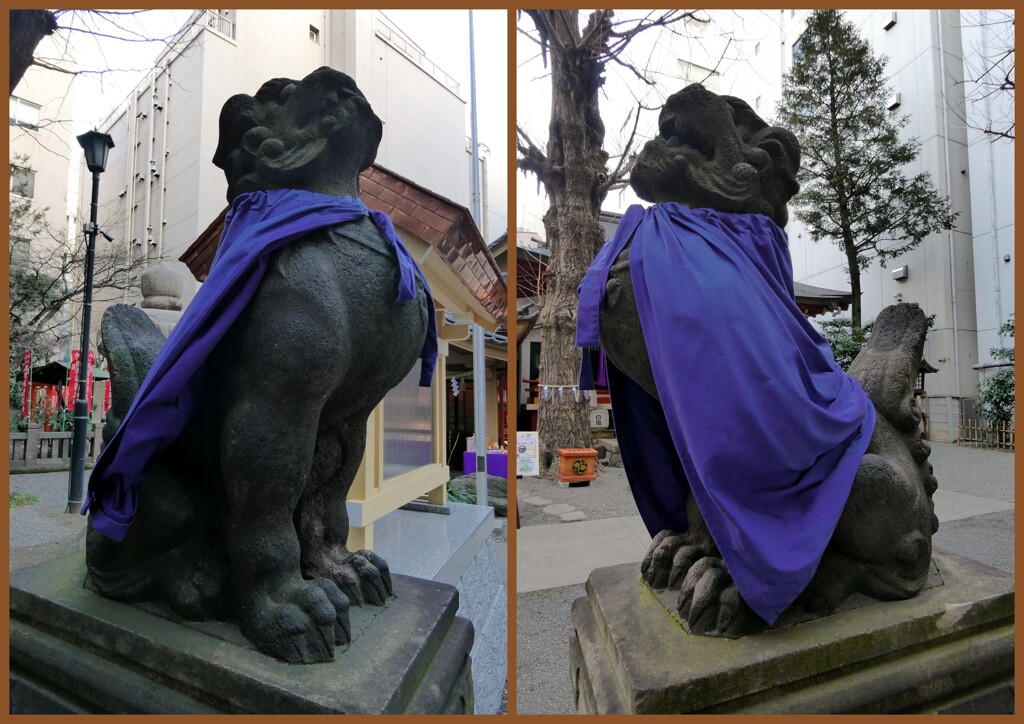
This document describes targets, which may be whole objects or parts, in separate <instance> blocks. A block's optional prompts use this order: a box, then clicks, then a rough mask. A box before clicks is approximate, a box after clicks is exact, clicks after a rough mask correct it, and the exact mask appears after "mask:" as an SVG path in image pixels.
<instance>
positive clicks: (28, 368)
mask: <svg viewBox="0 0 1024 724" xmlns="http://www.w3.org/2000/svg"><path fill="white" fill-rule="evenodd" d="M22 366H23V368H24V375H23V377H22V387H23V388H24V389H23V390H22V393H21V416H22V417H23V418H25V417H28V398H29V395H30V394H31V390H30V389H29V387H30V385H29V379H30V378H31V375H32V350H30V349H26V350H25V358H24V359H23V361H22Z"/></svg>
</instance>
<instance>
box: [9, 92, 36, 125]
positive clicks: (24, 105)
mask: <svg viewBox="0 0 1024 724" xmlns="http://www.w3.org/2000/svg"><path fill="white" fill-rule="evenodd" d="M40 110H42V109H41V107H40V106H37V105H36V104H35V103H29V102H28V101H26V100H24V99H23V98H18V97H17V96H11V123H16V124H18V125H19V126H21V127H22V128H27V129H29V130H30V131H37V130H39V111H40Z"/></svg>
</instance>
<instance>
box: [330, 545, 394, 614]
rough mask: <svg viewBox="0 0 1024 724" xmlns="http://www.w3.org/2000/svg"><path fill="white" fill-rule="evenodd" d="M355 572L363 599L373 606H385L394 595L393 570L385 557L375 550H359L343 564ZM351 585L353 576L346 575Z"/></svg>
mask: <svg viewBox="0 0 1024 724" xmlns="http://www.w3.org/2000/svg"><path fill="white" fill-rule="evenodd" d="M342 565H343V566H344V567H347V568H348V569H349V570H350V571H352V573H354V574H355V579H356V581H357V584H358V586H357V587H358V591H359V593H358V594H357V595H359V596H360V597H361V599H362V600H363V601H365V602H366V603H368V604H370V605H371V606H383V605H384V602H385V601H386V600H387V598H388V596H391V595H393V593H392V587H391V571H390V570H389V569H388V564H387V563H386V562H385V561H384V559H383V558H381V557H380V556H378V555H377V554H376V553H374V552H373V551H366V550H363V551H357V552H355V553H353V554H352V555H351V556H349V557H348V560H346V561H345V563H343V564H342ZM346 581H347V582H349V585H350V586H351V581H352V578H351V577H346Z"/></svg>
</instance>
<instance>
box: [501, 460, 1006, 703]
mask: <svg viewBox="0 0 1024 724" xmlns="http://www.w3.org/2000/svg"><path fill="white" fill-rule="evenodd" d="M930 459H931V462H932V465H933V466H934V468H935V474H936V476H937V477H938V479H939V489H938V491H936V493H935V496H934V501H935V513H936V515H937V516H938V518H939V524H940V526H939V532H938V533H936V534H935V537H934V538H933V545H934V546H935V547H936V548H939V549H941V550H945V551H949V552H952V553H956V554H959V555H962V556H966V557H968V558H971V559H973V560H976V561H980V562H982V563H985V564H986V565H989V566H992V567H994V568H998V569H1000V570H1003V571H1006V572H1008V573H1010V574H1011V575H1012V574H1013V568H1014V546H1013V542H1014V511H1013V503H1014V469H1013V455H1012V454H1011V453H1006V452H999V451H991V450H978V449H971V448H961V447H959V446H957V445H952V444H949V443H939V442H936V443H932V454H931V458H930ZM518 494H519V500H520V505H519V510H520V514H521V518H522V525H523V527H522V528H521V529H520V530H519V531H518V535H517V563H516V576H517V581H516V589H517V593H518V595H517V611H516V621H517V640H518V644H517V659H518V673H517V675H518V697H517V698H518V707H517V711H518V713H521V714H571V713H573V712H574V707H573V703H572V691H571V687H570V682H569V661H568V653H569V649H568V641H569V636H570V635H571V633H572V627H571V625H570V623H569V606H570V605H571V604H572V601H573V600H574V599H576V598H579V597H580V596H585V595H586V590H585V588H584V586H583V584H584V583H585V582H586V580H587V577H588V576H589V575H590V571H591V570H593V569H594V568H597V567H600V566H610V565H616V564H619V563H629V562H633V561H636V562H639V561H640V560H641V559H642V558H643V556H644V553H645V552H646V551H647V546H648V544H649V543H650V536H649V535H648V534H647V531H646V528H645V527H644V525H643V523H642V522H641V520H640V516H639V515H638V513H637V510H636V506H635V504H633V500H632V496H631V495H630V493H629V483H628V482H627V481H626V477H625V473H624V472H623V471H622V469H621V468H618V469H614V468H613V469H606V470H605V471H604V472H603V473H602V474H601V475H600V476H599V477H598V480H597V481H595V482H594V483H592V484H591V486H589V487H585V488H560V487H558V486H557V484H556V483H554V482H552V481H548V480H539V479H537V478H526V479H524V480H522V481H521V482H520V483H519V488H518ZM530 498H535V499H537V500H535V501H534V504H531V502H530ZM552 505H560V506H570V507H571V508H572V509H573V510H574V511H579V512H582V513H584V514H585V515H586V516H587V519H586V520H583V521H582V522H560V518H559V515H560V514H562V511H563V510H564V508H563V507H559V508H556V509H555V510H552V511H550V512H547V513H545V512H544V511H545V509H550V506H552ZM616 508H617V510H616Z"/></svg>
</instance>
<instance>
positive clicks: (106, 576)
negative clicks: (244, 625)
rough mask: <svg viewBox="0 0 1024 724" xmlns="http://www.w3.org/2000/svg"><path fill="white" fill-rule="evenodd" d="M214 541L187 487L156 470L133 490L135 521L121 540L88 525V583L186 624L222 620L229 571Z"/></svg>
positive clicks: (176, 476) (166, 471)
mask: <svg viewBox="0 0 1024 724" xmlns="http://www.w3.org/2000/svg"><path fill="white" fill-rule="evenodd" d="M213 536H214V526H212V525H211V524H210V515H209V511H208V510H204V509H203V507H202V506H201V505H199V504H198V501H197V499H196V495H195V491H194V490H193V489H192V487H191V486H190V485H189V484H188V483H187V481H186V480H185V479H184V478H183V477H182V475H181V474H180V473H175V472H172V471H171V470H169V469H168V468H167V467H166V466H164V465H162V464H161V465H158V466H157V468H156V469H155V470H154V472H153V473H152V474H150V475H149V477H147V478H146V479H145V480H143V481H142V483H141V484H140V487H139V506H138V510H137V511H136V516H135V521H134V523H133V524H132V527H131V528H130V529H129V531H128V534H127V536H125V538H124V540H123V541H120V542H115V541H113V540H111V539H110V538H107V537H106V536H105V535H103V534H102V533H100V532H99V531H97V530H95V529H94V528H93V527H92V525H91V524H90V526H89V529H88V532H87V534H86V567H87V569H88V572H89V579H90V581H91V582H92V584H93V585H94V586H95V587H96V588H97V589H99V591H100V592H102V593H103V594H104V595H105V596H108V597H109V598H113V599H115V600H119V601H125V602H129V603H131V602H137V601H149V600H160V601H163V602H165V603H167V605H169V606H170V607H171V609H172V610H173V611H174V612H175V613H177V614H178V615H179V616H182V617H183V618H186V619H189V620H205V619H223V618H226V617H227V616H228V615H229V612H230V598H229V593H228V590H227V585H226V583H227V580H228V578H229V577H230V567H229V565H228V562H227V559H226V558H225V557H224V556H223V555H222V554H218V552H217V551H218V550H219V549H220V546H219V545H218V544H216V542H215V541H214V540H212V537H213Z"/></svg>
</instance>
